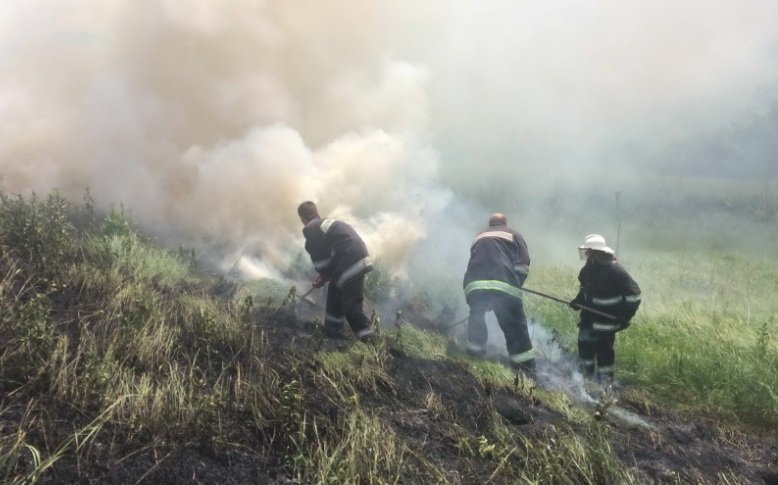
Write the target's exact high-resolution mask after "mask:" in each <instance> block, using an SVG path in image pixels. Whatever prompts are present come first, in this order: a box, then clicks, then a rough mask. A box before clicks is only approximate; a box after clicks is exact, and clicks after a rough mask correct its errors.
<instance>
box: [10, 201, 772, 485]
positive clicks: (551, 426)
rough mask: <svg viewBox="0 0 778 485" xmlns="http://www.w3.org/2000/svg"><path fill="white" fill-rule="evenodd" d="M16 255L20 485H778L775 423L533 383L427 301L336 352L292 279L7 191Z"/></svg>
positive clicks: (552, 376) (554, 364)
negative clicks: (227, 265) (472, 351)
mask: <svg viewBox="0 0 778 485" xmlns="http://www.w3.org/2000/svg"><path fill="white" fill-rule="evenodd" d="M0 245H1V246H2V256H1V257H0V390H1V391H2V396H3V397H2V401H0V477H2V481H3V482H4V483H119V484H124V483H127V484H130V483H182V484H183V483H187V484H189V483H209V484H210V483H214V484H215V483H233V484H244V483H269V484H274V483H277V484H281V483H360V484H361V483H425V484H426V483H446V484H449V483H450V484H471V483H568V484H578V483H592V484H602V483H641V484H643V483H711V484H712V483H727V484H736V483H778V445H777V444H776V439H775V438H776V435H775V430H774V429H769V428H768V427H767V426H762V427H760V426H759V424H758V423H754V422H750V423H746V422H742V421H738V420H736V419H723V418H722V417H721V416H720V415H719V414H718V413H716V414H714V415H710V416H709V415H708V414H707V413H706V412H704V409H700V408H695V407H689V408H679V407H678V406H670V405H668V404H666V403H665V402H664V401H663V400H662V399H660V398H656V399H654V398H653V397H652V396H651V395H649V394H648V393H646V392H644V391H643V390H641V388H640V387H639V386H636V385H634V384H630V383H628V382H627V383H624V384H623V385H621V386H619V387H618V388H617V390H616V391H615V393H606V392H605V391H604V390H602V389H592V388H591V387H586V386H584V385H583V383H581V382H579V381H576V378H575V372H574V370H573V369H572V367H570V366H569V365H568V364H567V363H566V362H568V360H567V359H566V358H565V356H564V355H562V357H561V358H559V357H558V356H555V355H552V353H551V352H550V351H547V352H546V353H545V355H546V357H545V358H543V359H541V361H540V363H539V365H540V369H539V374H538V377H537V380H532V379H527V378H525V377H524V376H523V375H516V374H513V373H512V372H511V371H509V370H508V369H507V368H506V367H504V366H503V365H502V364H501V363H500V362H499V360H498V359H496V360H474V359H471V358H468V357H466V356H465V355H464V354H463V353H462V352H461V351H460V350H459V346H458V345H457V344H456V330H457V329H456V328H455V327H454V328H448V329H446V327H450V326H451V324H452V323H453V322H451V321H450V320H447V319H446V318H444V317H441V316H440V315H436V314H430V313H429V312H425V311H424V310H423V309H420V308H418V307H416V306H408V307H407V308H405V309H404V311H402V312H401V313H398V314H394V315H379V314H376V319H375V323H376V325H377V326H378V329H379V333H380V337H379V339H378V341H377V342H376V343H375V344H374V345H365V344H362V343H357V342H354V341H352V340H330V339H326V338H324V337H323V335H322V332H321V327H320V324H319V320H320V318H321V315H322V312H323V310H322V309H321V308H320V307H318V306H317V305H316V304H315V303H310V302H306V301H303V300H300V299H298V298H295V295H294V293H293V292H289V286H288V285H287V284H286V283H281V282H271V281H263V282H256V283H254V284H241V283H238V282H234V281H229V280H226V279H224V278H223V277H220V276H218V275H214V274H211V273H210V272H207V271H205V270H204V268H203V267H202V266H201V264H200V262H199V261H198V260H197V258H196V255H194V254H192V253H191V252H190V251H185V250H181V249H179V250H167V249H164V248H160V247H157V246H155V245H153V244H151V243H150V242H149V241H146V240H144V238H143V237H141V236H140V235H139V234H138V233H137V232H136V231H135V230H134V229H133V228H132V227H131V225H130V224H129V222H128V221H127V220H126V219H125V218H124V217H123V215H122V214H118V213H111V214H108V215H107V216H104V217H103V216H99V217H98V216H97V215H96V214H95V212H94V209H93V208H92V206H91V204H90V203H89V201H88V200H87V201H86V203H85V204H84V205H83V206H82V207H72V206H70V205H69V204H68V203H66V202H65V201H64V200H62V199H61V198H59V197H58V196H57V195H56V194H54V195H51V196H49V197H48V198H47V199H46V200H38V199H27V200H25V199H23V198H13V197H4V198H3V199H2V206H1V207H0ZM288 292H289V293H288ZM541 344H544V343H543V342H541ZM548 344H549V345H550V346H554V345H555V343H554V342H548ZM549 348H550V347H549ZM554 349H557V350H558V352H561V353H562V354H564V352H565V351H564V348H563V347H559V348H557V347H554ZM594 397H597V398H599V399H600V401H599V402H597V401H595V399H594ZM769 422H770V421H765V423H769Z"/></svg>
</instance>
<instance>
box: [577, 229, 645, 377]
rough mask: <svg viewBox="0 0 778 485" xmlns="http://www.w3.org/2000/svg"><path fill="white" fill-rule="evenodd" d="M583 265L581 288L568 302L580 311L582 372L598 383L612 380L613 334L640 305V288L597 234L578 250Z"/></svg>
mask: <svg viewBox="0 0 778 485" xmlns="http://www.w3.org/2000/svg"><path fill="white" fill-rule="evenodd" d="M578 251H579V255H580V257H581V259H586V264H585V265H584V267H583V268H581V272H580V273H579V275H578V281H579V282H580V283H581V289H580V290H579V291H578V295H577V296H576V297H575V298H574V299H573V300H572V301H571V302H570V306H571V307H572V308H573V309H575V310H581V317H580V321H579V324H578V358H579V359H580V365H581V372H583V374H584V376H586V377H589V378H594V377H596V379H597V381H598V382H601V383H603V384H610V383H611V382H612V381H613V364H614V362H615V358H616V354H615V352H614V350H613V345H614V343H615V341H616V332H619V331H621V330H624V329H625V328H627V327H628V326H629V324H630V320H631V319H632V317H633V316H634V315H635V312H637V310H638V306H640V287H639V286H638V284H637V283H636V282H635V280H633V279H632V277H631V276H630V275H629V273H627V271H626V270H625V269H624V267H622V266H621V265H620V264H619V262H618V261H617V260H616V257H615V256H614V251H613V249H611V248H609V247H608V245H607V244H606V243H605V238H603V237H602V236H600V235H599V234H590V235H588V236H586V238H584V243H583V245H582V246H579V247H578ZM578 305H584V306H586V307H589V308H592V309H594V310H598V311H600V312H603V313H606V314H608V315H612V316H614V317H615V318H614V319H610V318H607V317H603V316H601V315H597V314H595V313H592V312H588V311H586V310H585V309H581V308H580V307H579V306H578Z"/></svg>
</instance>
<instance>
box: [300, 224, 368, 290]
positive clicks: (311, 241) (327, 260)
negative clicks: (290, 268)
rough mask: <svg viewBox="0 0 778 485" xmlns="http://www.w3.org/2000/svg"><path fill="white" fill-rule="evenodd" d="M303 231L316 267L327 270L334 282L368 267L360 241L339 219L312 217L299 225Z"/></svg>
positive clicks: (363, 270) (366, 254)
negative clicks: (302, 225)
mask: <svg viewBox="0 0 778 485" xmlns="http://www.w3.org/2000/svg"><path fill="white" fill-rule="evenodd" d="M303 235H304V236H305V249H306V251H308V253H309V254H310V255H311V258H312V259H313V260H314V261H313V262H314V266H315V267H316V270H317V271H319V272H320V273H325V274H327V275H328V276H329V277H330V279H331V280H332V281H333V282H335V284H336V285H338V286H342V285H343V283H344V282H345V281H347V280H348V279H349V278H351V277H353V276H355V275H357V274H359V273H366V272H367V271H370V269H372V266H371V265H370V260H369V255H368V251H367V246H366V245H365V243H364V241H363V240H362V238H361V237H359V234H357V232H356V231H355V230H354V228H353V227H351V226H350V225H349V224H347V223H345V222H343V221H339V220H335V219H322V218H321V217H317V218H314V219H312V220H311V221H309V222H308V223H307V224H306V225H305V227H304V228H303Z"/></svg>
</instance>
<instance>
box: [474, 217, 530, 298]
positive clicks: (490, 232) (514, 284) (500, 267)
mask: <svg viewBox="0 0 778 485" xmlns="http://www.w3.org/2000/svg"><path fill="white" fill-rule="evenodd" d="M529 264H530V258H529V251H528V249H527V243H526V242H525V241H524V238H523V237H521V235H520V234H519V233H517V232H516V231H513V230H511V229H509V228H508V227H507V226H491V227H489V228H488V229H487V230H485V231H483V232H481V233H480V234H478V235H477V236H476V237H475V239H474V240H473V243H472V245H471V246H470V261H469V262H468V264H467V271H465V277H464V281H463V282H462V286H463V288H464V289H465V296H466V297H467V296H468V295H470V294H471V293H472V292H474V291H499V292H502V293H505V294H508V295H511V296H513V297H515V298H521V290H519V288H521V286H522V285H523V284H524V281H525V280H526V279H527V275H528V274H529Z"/></svg>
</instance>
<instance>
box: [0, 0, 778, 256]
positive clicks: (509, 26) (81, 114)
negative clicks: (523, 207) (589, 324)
mask: <svg viewBox="0 0 778 485" xmlns="http://www.w3.org/2000/svg"><path fill="white" fill-rule="evenodd" d="M776 26H778V2H776V1H774V0H740V1H738V2H733V1H729V0H707V1H705V2H703V1H699V0H693V1H684V2H678V1H676V0H673V1H670V0H651V1H643V0H641V1H633V2H624V1H618V0H609V1H587V0H575V1H573V0H544V1H521V0H510V1H508V0H504V1H500V0H495V1H489V2H483V1H475V0H467V1H466V0H446V1H443V0H431V1H425V2H418V1H410V0H394V1H391V2H387V1H382V2H373V1H366V0H337V1H328V0H317V1H290V0H267V1H259V0H231V1H213V0H161V1H160V0H153V1H152V0H132V1H130V0H99V1H97V0H94V1H86V0H81V1H78V0H72V1H68V2H60V1H54V0H49V1H41V0H0V186H1V187H2V188H3V189H4V190H6V191H26V190H35V191H38V192H40V193H45V192H46V191H48V190H50V189H52V188H59V189H60V190H62V191H64V192H65V193H66V194H71V195H74V196H75V197H78V198H80V195H81V194H82V193H83V190H84V188H85V187H87V186H88V187H89V188H90V190H91V192H92V193H93V194H94V195H95V197H96V198H97V200H98V202H100V203H102V204H104V205H106V206H107V205H108V204H112V203H113V204H118V203H124V204H125V205H126V206H127V207H128V208H129V209H130V211H131V213H132V214H133V216H134V217H135V218H137V219H138V220H139V221H140V222H142V223H143V224H145V225H147V226H149V227H152V228H154V227H156V228H157V229H158V230H162V228H166V229H172V230H173V231H174V233H175V234H177V235H178V237H180V238H181V239H182V240H183V241H182V242H183V243H185V244H186V243H187V242H192V243H194V241H195V240H197V239H204V240H212V241H224V242H226V243H227V244H231V245H232V246H234V247H235V248H241V247H244V246H249V247H250V248H251V252H252V253H253V254H256V255H258V256H260V257H261V258H263V259H264V261H265V262H266V263H267V264H270V265H275V266H283V265H284V264H286V263H287V262H288V260H289V258H290V255H289V247H290V244H294V245H295V247H296V245H297V243H298V242H299V238H300V233H299V231H300V227H299V221H297V219H296V215H295V208H296V206H297V204H298V203H299V202H301V201H302V200H306V199H313V200H316V201H318V202H319V203H320V205H321V206H322V207H323V209H324V210H325V211H326V212H329V213H332V214H334V215H338V216H343V217H346V218H349V219H350V220H352V221H354V223H355V224H356V225H357V226H358V228H359V229H360V230H361V231H363V232H364V233H365V234H366V237H367V238H368V240H369V244H370V246H371V249H372V250H373V252H374V253H376V254H380V255H382V256H384V258H385V259H386V260H387V261H396V267H397V268H401V267H402V265H403V264H404V261H405V260H406V259H407V258H408V257H409V256H408V254H409V248H411V247H413V246H414V244H415V243H416V242H417V241H419V240H421V239H424V238H430V237H433V236H431V234H430V230H431V227H430V226H431V222H432V221H435V222H436V223H437V222H438V221H441V220H445V218H444V217H443V214H447V213H448V214H450V213H452V212H455V213H457V214H462V215H463V217H465V216H466V214H467V212H466V209H463V208H461V207H455V205H456V204H457V201H458V199H456V198H455V197H456V195H457V194H463V193H464V194H470V195H472V194H487V195H488V196H489V197H491V198H493V199H494V200H500V201H504V202H505V203H506V204H510V201H511V200H512V198H515V199H519V200H523V199H522V198H523V197H526V194H530V193H533V194H538V193H540V194H544V193H548V191H554V190H567V189H566V188H567V187H575V188H576V189H582V190H583V189H585V188H587V187H590V186H592V184H602V183H603V180H607V179H608V177H610V176H611V175H612V174H618V175H619V176H635V175H636V176H643V175H645V174H650V173H655V172H661V173H666V172H668V171H670V172H672V171H679V172H685V171H686V172H688V169H693V171H697V172H701V171H705V170H706V169H707V168H708V167H712V168H718V169H719V171H721V170H720V169H721V167H726V166H732V165H742V166H746V167H751V169H752V171H753V173H754V174H756V175H760V176H764V175H765V171H766V172H767V175H769V176H772V177H776V176H778V163H772V162H771V160H772V158H773V155H775V151H776V149H777V147H776V145H775V139H776V136H775V135H776V134H778V133H776V131H778V115H776V103H778V27H776ZM714 142H715V143H714ZM708 159H710V160H711V161H710V162H708V161H707V160H708ZM560 187H561V189H560ZM508 188H510V190H511V191H512V190H515V192H512V193H507V191H508V190H507V189H508ZM611 189H612V187H608V190H611ZM500 209H503V210H504V208H500ZM459 211H462V212H459ZM478 214H479V217H480V213H478ZM481 222H483V221H476V222H472V221H469V222H468V223H467V224H462V227H457V228H454V229H451V230H452V231H460V232H461V233H462V234H465V235H466V234H469V233H470V231H471V230H472V229H473V227H478V226H480V225H481ZM236 250H237V249H236Z"/></svg>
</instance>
